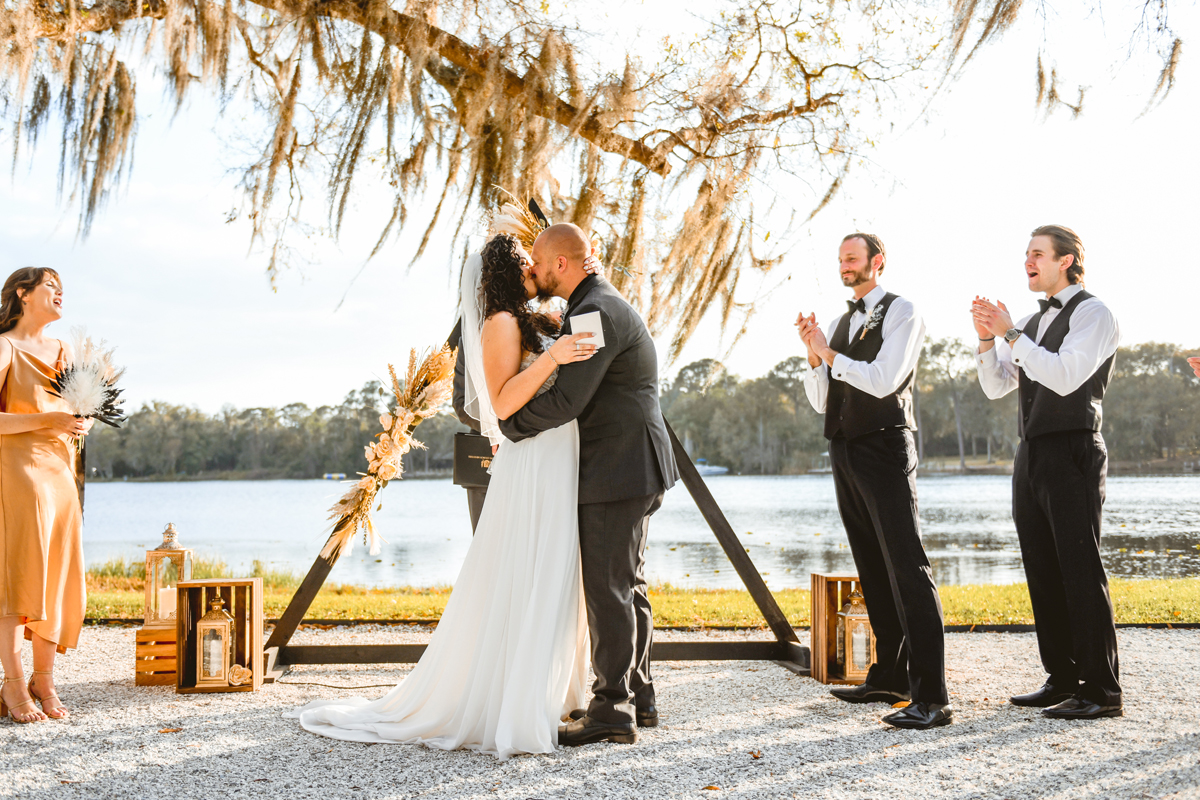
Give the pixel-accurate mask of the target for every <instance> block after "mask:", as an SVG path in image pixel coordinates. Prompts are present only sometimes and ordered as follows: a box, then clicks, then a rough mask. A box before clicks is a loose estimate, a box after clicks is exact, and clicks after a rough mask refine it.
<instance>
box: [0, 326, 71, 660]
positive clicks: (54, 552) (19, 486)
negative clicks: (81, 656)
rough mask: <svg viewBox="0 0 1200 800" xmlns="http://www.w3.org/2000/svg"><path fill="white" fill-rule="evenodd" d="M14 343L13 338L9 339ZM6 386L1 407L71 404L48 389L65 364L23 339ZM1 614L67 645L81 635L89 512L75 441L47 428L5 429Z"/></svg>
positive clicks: (25, 409) (0, 487) (41, 408)
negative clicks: (78, 480)
mask: <svg viewBox="0 0 1200 800" xmlns="http://www.w3.org/2000/svg"><path fill="white" fill-rule="evenodd" d="M10 344H11V342H10ZM12 351H13V355H12V365H11V366H10V367H9V369H8V376H7V378H6V379H5V381H4V385H3V386H0V411H3V412H7V413H9V414H41V413H45V412H47V411H63V412H67V407H66V403H65V402H63V400H62V399H60V398H58V397H55V396H54V395H52V394H50V392H49V390H50V381H51V380H52V379H53V378H54V375H55V372H56V367H57V366H58V365H61V362H62V357H63V351H62V346H61V344H60V345H59V351H58V362H59V363H58V364H57V365H55V366H50V365H49V364H47V363H46V362H44V361H42V360H41V359H40V358H38V357H37V356H35V355H32V354H31V353H27V352H25V351H24V350H22V349H21V348H20V347H17V346H16V345H13V347H12ZM0 578H3V581H2V582H0V616H12V615H14V614H15V615H16V616H18V617H21V618H22V620H23V621H24V623H25V638H26V639H32V638H33V637H32V634H34V633H36V634H38V635H39V636H41V637H42V638H43V639H46V640H47V641H51V642H54V643H55V644H56V645H57V646H58V652H60V653H63V652H66V650H67V649H68V648H74V647H76V646H77V645H78V643H79V631H80V628H82V627H83V616H84V610H85V606H86V602H87V594H86V592H87V590H86V587H85V580H84V567H83V513H82V511H81V510H80V508H79V493H78V490H77V489H76V486H75V445H74V443H73V442H72V441H71V439H70V437H68V436H67V435H66V434H57V433H52V432H50V431H49V430H46V429H42V430H37V431H27V432H25V433H13V434H8V435H0Z"/></svg>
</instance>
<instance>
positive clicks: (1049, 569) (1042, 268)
mask: <svg viewBox="0 0 1200 800" xmlns="http://www.w3.org/2000/svg"><path fill="white" fill-rule="evenodd" d="M1025 274H1026V277H1027V279H1028V281H1029V290H1030V291H1031V292H1040V293H1042V294H1044V295H1045V299H1044V300H1038V305H1039V306H1040V307H1041V308H1040V309H1039V310H1038V312H1037V313H1036V314H1031V315H1029V316H1027V317H1025V318H1023V319H1022V320H1021V321H1020V322H1019V323H1016V324H1013V321H1012V317H1010V316H1009V313H1008V309H1007V308H1005V307H1004V304H1003V303H991V302H990V301H988V300H985V299H982V298H978V297H977V298H976V299H975V302H974V303H973V305H972V307H971V310H972V315H973V317H974V319H975V330H976V332H977V333H978V335H979V355H978V357H977V361H978V368H979V383H980V384H981V385H982V386H983V391H984V393H985V394H987V396H988V397H990V398H993V399H995V398H997V397H1003V396H1004V395H1006V394H1008V393H1009V392H1011V391H1012V390H1013V389H1018V390H1019V391H1020V410H1019V416H1018V419H1017V422H1018V426H1019V429H1020V432H1021V444H1020V447H1019V448H1018V449H1017V455H1016V460H1015V462H1014V464H1013V521H1014V522H1015V523H1016V526H1017V536H1018V537H1019V538H1020V541H1021V557H1022V558H1023V560H1024V562H1025V576H1026V578H1027V579H1028V581H1029V597H1030V600H1032V602H1033V616H1034V622H1035V623H1036V626H1037V638H1038V649H1039V650H1040V652H1041V657H1042V666H1043V667H1045V669H1046V672H1047V673H1048V674H1049V677H1048V678H1047V679H1046V683H1045V685H1043V686H1042V687H1041V688H1040V689H1038V690H1037V691H1034V692H1031V693H1029V694H1023V695H1018V696H1016V697H1013V698H1012V703H1013V704H1014V705H1018V706H1032V707H1037V708H1042V709H1043V711H1042V713H1043V714H1044V715H1046V716H1048V717H1053V718H1056V719H1094V718H1096V717H1119V716H1121V686H1120V684H1119V683H1118V666H1117V631H1116V626H1115V625H1114V622H1113V609H1112V601H1111V599H1110V598H1109V595H1108V580H1107V578H1106V577H1105V574H1104V565H1103V564H1102V563H1101V562H1100V509H1101V506H1103V504H1104V480H1105V476H1106V475H1107V474H1108V452H1107V451H1106V450H1105V447H1104V438H1103V437H1102V436H1101V435H1100V422H1101V401H1102V400H1103V399H1104V390H1105V388H1106V387H1107V386H1108V381H1109V379H1110V378H1111V377H1112V373H1113V360H1114V357H1115V353H1116V351H1117V341H1118V338H1119V331H1118V329H1117V320H1116V318H1115V317H1114V316H1113V314H1112V312H1111V311H1109V310H1108V307H1107V306H1105V305H1104V303H1102V302H1100V300H1099V299H1097V298H1096V297H1094V296H1093V295H1091V294H1089V293H1087V292H1086V291H1084V289H1083V243H1082V242H1081V241H1080V239H1079V237H1078V236H1077V235H1076V234H1075V232H1074V231H1072V230H1071V229H1070V228H1064V227H1062V226H1060V225H1045V226H1042V227H1040V228H1038V229H1037V230H1035V231H1034V232H1033V233H1032V238H1031V239H1030V241H1029V248H1028V249H1027V250H1026V252H1025Z"/></svg>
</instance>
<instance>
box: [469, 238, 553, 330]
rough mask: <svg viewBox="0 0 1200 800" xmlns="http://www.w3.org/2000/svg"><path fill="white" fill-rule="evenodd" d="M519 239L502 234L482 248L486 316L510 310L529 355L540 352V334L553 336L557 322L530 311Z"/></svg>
mask: <svg viewBox="0 0 1200 800" xmlns="http://www.w3.org/2000/svg"><path fill="white" fill-rule="evenodd" d="M519 246H520V242H518V241H517V237H515V236H513V235H511V234H507V233H500V234H497V235H496V236H494V237H492V238H491V239H490V240H489V241H488V243H487V244H485V245H484V246H483V252H482V253H481V255H482V256H483V274H482V276H481V283H482V284H483V313H484V317H485V318H486V317H490V316H492V315H493V314H497V313H499V312H501V311H507V312H508V313H509V314H512V315H513V317H515V318H516V320H517V327H518V328H520V330H521V348H522V349H523V350H525V351H527V352H530V353H540V352H542V350H544V349H545V348H543V347H542V338H541V334H546V335H547V336H554V335H555V334H557V333H558V323H556V322H555V321H554V319H553V318H552V317H550V316H549V315H547V314H537V313H534V312H533V311H530V310H529V298H528V297H527V296H526V294H525V279H524V276H523V275H522V273H521V266H522V264H523V263H524V259H523V258H522V256H521V254H520V253H519V252H518V251H517V248H518V247H519Z"/></svg>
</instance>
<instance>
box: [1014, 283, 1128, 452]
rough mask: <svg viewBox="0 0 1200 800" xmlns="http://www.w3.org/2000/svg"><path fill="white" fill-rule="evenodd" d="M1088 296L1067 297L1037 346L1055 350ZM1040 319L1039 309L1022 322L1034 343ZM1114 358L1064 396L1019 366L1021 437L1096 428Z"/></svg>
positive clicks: (1085, 294)
mask: <svg viewBox="0 0 1200 800" xmlns="http://www.w3.org/2000/svg"><path fill="white" fill-rule="evenodd" d="M1090 297H1093V295H1091V294H1088V293H1087V292H1085V291H1080V292H1079V293H1078V294H1076V295H1075V296H1074V297H1072V298H1071V299H1070V300H1068V301H1067V304H1066V305H1065V306H1063V309H1062V311H1060V312H1058V316H1057V317H1055V318H1054V321H1053V322H1051V323H1050V327H1048V328H1046V335H1045V336H1043V337H1042V341H1040V342H1038V345H1039V346H1041V347H1042V348H1043V349H1045V350H1047V351H1048V352H1051V353H1057V352H1058V348H1060V347H1062V343H1063V340H1064V339H1066V338H1067V333H1068V332H1069V331H1070V330H1071V315H1072V314H1074V313H1075V309H1076V308H1078V307H1079V304H1080V303H1082V302H1083V301H1084V300H1087V299H1088V298H1090ZM1041 321H1042V312H1039V313H1037V314H1034V315H1033V316H1032V317H1030V319H1029V322H1027V323H1026V324H1025V335H1026V336H1028V337H1029V338H1030V339H1032V340H1034V341H1035V342H1037V331H1038V325H1039V324H1040V323H1041ZM1116 358H1117V356H1116V353H1114V354H1113V355H1111V356H1109V359H1108V360H1107V361H1105V362H1104V363H1103V364H1101V365H1100V369H1098V370H1096V374H1095V375H1093V376H1092V377H1090V378H1088V379H1087V380H1086V381H1084V382H1083V385H1082V386H1080V387H1079V388H1078V389H1076V390H1075V391H1073V392H1071V393H1070V394H1069V395H1067V396H1065V397H1064V396H1062V395H1060V394H1058V393H1056V392H1055V391H1054V390H1053V389H1047V388H1046V387H1045V386H1042V385H1041V384H1040V383H1037V382H1036V381H1034V380H1032V379H1031V378H1030V377H1029V376H1028V375H1026V374H1025V370H1024V368H1022V369H1021V412H1020V419H1019V427H1020V431H1021V438H1022V439H1024V440H1026V441H1028V440H1030V439H1032V438H1033V437H1035V436H1041V435H1043V434H1046V433H1058V432H1061V431H1099V430H1100V422H1101V416H1102V413H1101V407H1100V403H1101V401H1102V400H1103V399H1104V391H1105V390H1106V389H1107V388H1108V382H1109V380H1110V379H1111V378H1112V374H1113V366H1114V364H1115V363H1116Z"/></svg>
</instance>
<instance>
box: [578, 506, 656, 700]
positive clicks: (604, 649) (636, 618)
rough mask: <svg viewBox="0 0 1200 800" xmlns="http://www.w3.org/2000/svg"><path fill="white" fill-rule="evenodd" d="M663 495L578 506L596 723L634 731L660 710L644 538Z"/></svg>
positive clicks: (580, 553) (652, 617)
mask: <svg viewBox="0 0 1200 800" xmlns="http://www.w3.org/2000/svg"><path fill="white" fill-rule="evenodd" d="M662 501H663V492H658V493H657V494H652V495H646V496H644V497H634V498H630V499H628V500H616V501H614V502H611V503H586V504H582V505H580V506H579V557H580V561H581V562H582V567H583V596H584V601H585V603H586V604H587V615H588V627H589V628H590V634H591V640H592V671H593V672H595V673H596V681H595V683H593V684H592V692H593V697H592V702H591V705H589V706H588V712H587V713H588V716H589V717H591V718H592V719H594V720H597V721H598V722H605V723H614V724H622V723H631V722H633V721H634V710H635V709H636V708H646V707H647V706H651V705H654V684H653V683H652V682H651V678H650V644H651V640H652V638H653V633H654V616H653V615H652V614H651V611H650V598H649V596H648V595H647V592H646V576H645V568H646V557H645V554H646V537H647V535H648V533H649V530H650V527H649V522H650V515H651V514H653V513H654V512H655V511H657V510H658V509H659V507H660V506H661V505H662Z"/></svg>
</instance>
